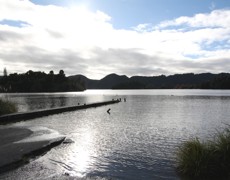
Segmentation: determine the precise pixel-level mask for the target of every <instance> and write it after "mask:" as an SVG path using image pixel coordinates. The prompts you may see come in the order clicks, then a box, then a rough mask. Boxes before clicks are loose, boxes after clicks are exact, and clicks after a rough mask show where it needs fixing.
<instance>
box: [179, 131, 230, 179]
mask: <svg viewBox="0 0 230 180" xmlns="http://www.w3.org/2000/svg"><path fill="white" fill-rule="evenodd" d="M177 171H178V173H179V174H180V175H181V176H182V177H185V178H186V179H230V130H229V129H228V128H227V129H225V130H224V131H223V132H218V133H217V134H216V135H215V137H214V138H213V140H212V141H208V142H201V141H200V140H199V139H198V138H196V139H193V140H190V141H187V142H185V143H184V144H182V146H181V147H180V148H179V150H178V152H177Z"/></svg>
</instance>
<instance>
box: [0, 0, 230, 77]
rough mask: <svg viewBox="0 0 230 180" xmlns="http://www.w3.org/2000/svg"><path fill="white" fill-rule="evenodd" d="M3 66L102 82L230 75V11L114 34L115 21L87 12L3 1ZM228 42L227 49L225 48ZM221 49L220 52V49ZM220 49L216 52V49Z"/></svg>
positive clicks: (0, 16)
mask: <svg viewBox="0 0 230 180" xmlns="http://www.w3.org/2000/svg"><path fill="white" fill-rule="evenodd" d="M0 12H1V13H0V22H1V21H3V20H12V21H21V22H25V24H24V25H23V26H21V27H15V26H10V25H6V24H5V25H3V24H0V65H1V67H2V69H3V67H7V69H8V71H9V72H15V71H18V72H25V71H27V70H29V69H32V70H41V71H46V72H49V71H50V70H51V69H52V70H55V71H56V72H58V71H59V70H60V69H64V70H65V72H66V74H68V75H70V74H79V73H81V74H84V75H87V76H89V77H91V78H92V77H93V78H101V77H102V76H104V75H106V74H109V73H113V72H115V73H119V74H127V75H158V74H173V73H185V72H207V71H210V72H220V71H228V69H229V67H228V66H226V65H224V64H223V63H226V62H227V61H229V59H228V57H230V52H229V50H228V48H226V47H229V39H230V25H229V24H230V10H228V9H221V10H214V11H212V12H211V13H209V14H197V15H195V16H193V17H179V18H177V19H174V20H169V21H166V22H162V23H160V24H159V25H157V26H151V25H150V24H146V23H143V24H140V25H138V26H137V27H136V28H133V29H131V30H125V29H115V28H114V27H113V25H112V23H111V17H110V16H109V15H107V14H105V13H103V12H101V11H97V12H90V11H89V10H87V9H86V8H83V7H82V6H81V7H77V6H72V7H58V6H51V5H49V6H41V5H35V4H33V3H32V2H30V1H28V0H24V1H19V0H1V1H0ZM223 42H225V43H223ZM217 46H218V47H217ZM215 47H216V48H215Z"/></svg>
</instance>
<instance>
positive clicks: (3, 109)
mask: <svg viewBox="0 0 230 180" xmlns="http://www.w3.org/2000/svg"><path fill="white" fill-rule="evenodd" d="M17 110H18V109H17V106H16V105H15V104H14V103H12V102H10V101H5V100H2V99H0V116H1V115H5V114H10V113H15V112H17Z"/></svg>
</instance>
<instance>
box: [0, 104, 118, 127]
mask: <svg viewBox="0 0 230 180" xmlns="http://www.w3.org/2000/svg"><path fill="white" fill-rule="evenodd" d="M119 102H120V101H119V100H111V101H103V102H96V103H90V104H83V105H77V106H65V107H58V108H51V109H44V110H38V111H30V112H20V113H12V114H7V115H3V116H0V125H3V124H10V123H15V122H19V121H25V120H29V119H34V118H39V117H43V116H48V115H52V114H58V113H63V112H68V111H76V110H82V109H87V108H96V107H99V106H105V105H109V104H115V103H119Z"/></svg>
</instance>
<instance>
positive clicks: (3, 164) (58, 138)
mask: <svg viewBox="0 0 230 180" xmlns="http://www.w3.org/2000/svg"><path fill="white" fill-rule="evenodd" d="M118 102H120V101H118V100H116V101H115V100H112V101H106V102H99V103H92V104H88V105H86V104H84V105H78V106H71V107H61V108H55V109H48V110H40V111H33V112H27V113H15V114H9V115H4V116H0V124H2V125H1V126H0V173H3V172H5V171H9V170H11V169H14V168H17V167H19V166H20V165H22V164H24V163H27V162H29V159H30V158H31V157H36V156H38V155H41V154H43V153H44V152H47V151H48V150H50V149H51V148H52V147H54V146H57V145H59V144H61V143H62V142H63V141H64V140H65V136H63V135H61V134H59V133H58V132H57V131H55V130H52V129H49V128H46V127H29V126H28V127H20V126H15V125H4V124H9V123H14V122H18V121H22V120H29V119H32V118H37V117H42V116H47V115H51V114H57V113H62V112H66V111H74V110H80V109H86V108H92V107H98V106H104V105H108V104H114V103H118ZM105 113H106V112H105Z"/></svg>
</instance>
